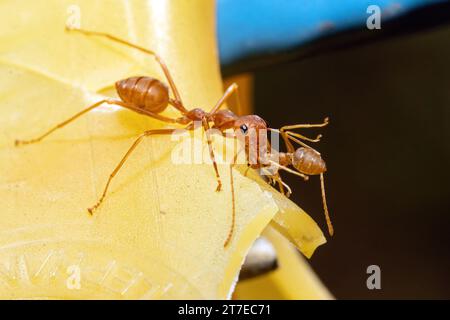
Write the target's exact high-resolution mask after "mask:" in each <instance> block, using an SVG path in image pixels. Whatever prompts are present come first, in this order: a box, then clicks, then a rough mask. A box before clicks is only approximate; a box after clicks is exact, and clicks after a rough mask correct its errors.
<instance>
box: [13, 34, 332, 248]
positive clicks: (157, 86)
mask: <svg viewBox="0 0 450 320" xmlns="http://www.w3.org/2000/svg"><path fill="white" fill-rule="evenodd" d="M66 30H67V31H73V32H79V33H81V34H84V35H87V36H99V37H105V38H108V39H110V40H112V41H115V42H118V43H121V44H123V45H126V46H128V47H131V48H134V49H137V50H139V51H142V52H144V53H146V54H149V55H151V56H153V57H154V58H155V60H156V62H157V63H158V64H159V65H160V67H161V68H162V71H163V73H164V75H165V77H166V79H167V81H168V83H169V86H170V88H171V90H172V92H173V95H174V98H170V96H169V88H168V87H167V85H166V84H164V83H163V82H162V81H160V80H158V79H155V78H152V77H145V76H141V77H130V78H127V79H123V80H119V81H117V82H116V83H115V87H116V91H117V93H118V96H119V97H120V100H119V99H103V100H100V101H98V102H96V103H94V104H93V105H91V106H89V107H87V108H85V109H83V110H82V111H80V112H78V113H77V114H75V115H73V116H72V117H70V118H68V119H67V120H65V121H63V122H61V123H59V124H57V125H55V126H54V127H52V128H51V129H49V130H48V131H47V132H45V133H43V134H42V135H40V136H38V137H37V138H34V139H30V140H16V141H15V145H16V146H19V145H25V144H32V143H37V142H40V141H41V140H43V139H44V138H46V137H47V136H48V135H50V134H51V133H53V132H54V131H56V130H57V129H60V128H62V127H64V126H66V125H67V124H69V123H71V122H72V121H74V120H76V119H77V118H79V117H80V116H82V115H84V114H86V113H87V112H89V111H91V110H93V109H95V108H97V107H99V106H100V105H102V104H111V105H118V106H121V107H123V108H126V109H129V110H131V111H134V112H137V113H139V114H141V115H144V116H148V117H151V118H154V119H157V120H160V121H164V122H167V123H172V124H181V125H185V129H187V130H193V129H194V122H197V121H199V122H201V123H202V126H203V129H204V130H205V133H206V138H207V142H208V148H209V153H210V157H211V160H212V164H213V168H214V171H215V175H216V179H217V188H216V191H220V190H221V188H222V181H221V178H220V175H219V170H218V167H217V162H216V160H215V155H214V150H213V147H212V141H211V136H210V132H209V131H210V130H209V129H211V127H210V123H212V124H213V126H212V128H215V129H218V130H219V131H221V132H224V131H226V130H228V129H234V130H235V131H238V130H239V131H240V132H242V133H243V134H244V135H245V134H246V133H247V132H248V130H250V129H253V130H256V131H258V130H265V129H267V125H266V123H265V121H264V120H263V119H262V118H260V117H259V116H257V115H246V116H240V117H238V116H237V115H235V114H234V113H233V112H231V111H229V110H220V108H221V107H223V106H224V105H225V103H226V101H227V100H228V99H229V98H230V97H231V96H232V95H233V94H236V95H237V91H238V86H237V84H232V85H230V86H229V87H228V88H227V90H226V91H225V93H224V95H223V96H222V97H221V98H220V99H219V100H218V101H217V103H216V105H215V106H214V107H213V108H212V109H211V111H209V112H206V111H204V110H203V109H200V108H194V109H191V110H188V109H186V107H185V106H184V104H183V102H182V99H181V96H180V94H179V92H178V90H177V87H176V85H175V82H174V81H173V78H172V76H171V74H170V72H169V69H168V68H167V66H166V64H165V63H164V61H163V59H162V58H161V57H160V56H159V55H158V54H156V53H155V52H154V51H151V50H148V49H145V48H142V47H140V46H138V45H135V44H132V43H130V42H127V41H125V40H122V39H120V38H117V37H115V36H113V35H110V34H107V33H103V32H96V31H88V30H83V29H79V28H69V27H66ZM168 105H171V106H173V107H174V108H176V109H177V110H178V111H179V112H180V113H181V116H180V117H178V118H169V117H166V116H163V115H161V113H162V112H163V111H164V110H165V109H166V108H167V107H168ZM310 126H318V125H310ZM319 126H321V125H319ZM297 127H301V126H297ZM284 129H286V130H288V129H290V128H289V127H284V128H282V129H281V131H280V132H282V136H283V137H286V138H285V139H286V141H287V140H288V137H289V138H291V139H292V137H291V135H293V134H294V133H292V132H284ZM176 130H178V129H175V128H173V129H153V130H147V131H145V132H143V133H142V134H140V135H139V136H138V138H137V139H136V140H135V141H134V143H133V144H132V145H131V147H130V148H129V149H128V151H127V152H126V153H125V155H124V156H123V157H122V159H121V161H120V162H119V164H118V165H117V166H116V168H115V169H114V170H113V171H112V173H111V174H110V176H109V178H108V180H107V182H106V185H105V187H104V190H103V193H102V194H101V196H100V198H99V199H98V201H97V202H96V203H95V204H94V205H93V206H92V207H90V208H88V212H89V213H90V214H91V215H92V214H93V213H94V211H95V210H96V209H97V208H98V207H99V206H100V204H101V203H102V202H103V200H104V199H105V197H106V194H107V192H108V189H109V186H110V184H111V181H112V180H113V178H114V177H115V176H116V174H117V173H118V172H119V170H120V169H121V168H122V166H123V165H124V163H125V162H126V160H127V159H128V158H129V156H130V155H131V154H132V152H133V151H134V150H135V149H136V147H137V146H138V145H139V143H140V142H142V140H143V139H144V138H145V137H149V136H152V135H170V134H172V133H174V132H175V131H176ZM272 130H273V129H272ZM297 137H298V136H297ZM304 138H306V137H304ZM288 148H289V147H288ZM290 152H291V151H290ZM290 157H291V156H289V153H287V154H286V156H285V158H286V159H287V158H290ZM292 159H294V158H292ZM299 159H300V158H299ZM301 159H303V160H302V161H303V162H305V163H306V162H307V161H310V160H308V159H312V158H311V157H309V158H308V157H302V158H301ZM303 162H302V163H303ZM296 163H297V162H296ZM284 164H286V165H283V163H280V164H277V167H278V168H279V169H283V170H286V171H288V172H294V173H295V174H297V175H300V176H303V177H306V176H305V175H303V174H302V173H298V172H295V171H293V170H291V169H289V168H288V167H287V166H288V165H291V164H292V165H294V163H293V162H292V161H291V162H289V161H285V163H284ZM294 166H295V165H294ZM296 168H297V167H296ZM302 168H303V167H302ZM299 171H300V172H303V173H304V174H312V173H310V172H309V171H308V170H306V171H305V170H303V171H302V170H299ZM230 179H231V193H232V212H233V217H232V225H231V228H230V230H229V234H228V236H227V238H226V240H225V242H224V247H226V246H227V245H228V244H229V242H230V240H231V237H232V234H233V231H234V224H235V201H234V198H235V196H234V186H233V177H232V166H230ZM277 179H279V180H278V181H281V178H278V177H277ZM322 182H323V180H322ZM280 183H282V182H280ZM322 190H323V189H322ZM323 196H325V194H324V192H323ZM324 203H325V202H324Z"/></svg>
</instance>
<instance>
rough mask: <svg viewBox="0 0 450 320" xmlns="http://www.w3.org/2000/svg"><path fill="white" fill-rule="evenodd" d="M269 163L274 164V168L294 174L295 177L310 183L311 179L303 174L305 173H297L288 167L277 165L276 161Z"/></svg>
mask: <svg viewBox="0 0 450 320" xmlns="http://www.w3.org/2000/svg"><path fill="white" fill-rule="evenodd" d="M269 162H270V163H271V164H273V165H274V166H276V167H278V168H279V169H281V170H284V171H287V172H289V173H292V174H294V175H296V176H299V177H302V178H303V180H305V181H308V179H309V177H308V176H307V175H305V174H303V173H300V172H297V171H294V170H292V169H289V168H288V167H285V166H282V165H281V164H279V163H276V162H275V161H272V160H269Z"/></svg>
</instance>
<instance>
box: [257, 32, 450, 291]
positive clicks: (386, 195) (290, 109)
mask: <svg viewBox="0 0 450 320" xmlns="http://www.w3.org/2000/svg"><path fill="white" fill-rule="evenodd" d="M255 108H256V110H255V111H256V113H257V114H259V115H261V116H262V117H263V118H264V119H269V121H268V122H269V125H270V126H272V127H280V126H282V125H284V124H293V123H319V122H321V121H322V119H323V118H324V117H325V116H330V119H331V123H330V125H329V127H328V128H325V129H324V130H321V131H320V132H323V134H324V138H323V140H322V142H320V143H319V144H317V145H316V147H317V148H318V149H319V150H320V152H321V153H322V155H323V157H324V158H325V160H326V161H327V165H328V172H327V174H326V176H325V179H326V188H327V195H328V205H329V208H330V213H331V215H332V220H333V222H334V225H335V231H336V232H335V236H334V237H333V238H332V239H330V240H329V242H328V243H327V244H326V245H324V246H322V247H320V248H319V249H318V250H317V251H316V253H315V255H314V256H313V258H312V260H311V264H312V266H313V268H314V269H315V270H316V272H317V273H318V274H319V276H320V277H321V279H322V280H323V282H324V283H325V285H326V286H327V287H328V288H329V289H330V291H331V292H332V293H333V294H334V295H335V296H336V298H340V299H345V298H368V299H373V298H440V299H442V298H446V299H450V252H449V251H450V232H449V231H450V188H449V179H450V169H449V167H448V165H449V163H450V161H449V160H450V140H449V139H450V27H448V26H447V27H440V28H436V29H432V30H428V31H426V32H421V33H414V34H413V35H407V36H403V37H401V38H392V39H388V40H385V41H382V42H375V43H371V44H365V45H363V46H358V47H353V48H348V49H345V50H340V51H338V52H333V53H329V54H326V55H322V56H317V57H313V58H309V59H306V60H303V61H297V62H293V63H289V64H284V65H278V66H276V67H268V68H265V69H263V70H260V71H257V72H256V73H255ZM302 132H303V133H305V134H307V135H309V136H315V134H316V133H318V132H319V131H314V130H312V129H304V130H303V131H302ZM284 177H285V178H286V181H287V182H288V183H289V184H290V185H291V186H292V187H293V189H294V194H293V195H292V199H293V200H294V201H295V202H297V203H298V204H299V205H300V206H301V207H302V208H303V209H305V210H306V212H308V213H309V214H311V215H312V216H313V217H314V218H315V220H316V221H318V222H319V223H320V225H321V227H322V229H323V230H324V231H326V225H325V221H324V218H323V210H322V202H321V197H320V184H319V178H318V177H315V178H314V179H310V181H309V182H307V183H305V182H302V181H300V180H299V179H297V178H296V177H294V176H289V175H288V174H284ZM371 264H376V265H379V266H380V268H381V286H382V289H381V290H368V289H367V287H366V279H367V277H368V275H367V274H366V268H367V267H368V266H369V265H371Z"/></svg>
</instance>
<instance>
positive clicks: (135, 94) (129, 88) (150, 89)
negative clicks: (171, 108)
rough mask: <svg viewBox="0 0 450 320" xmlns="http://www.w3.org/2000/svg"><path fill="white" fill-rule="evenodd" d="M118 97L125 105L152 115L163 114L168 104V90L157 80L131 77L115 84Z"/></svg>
mask: <svg viewBox="0 0 450 320" xmlns="http://www.w3.org/2000/svg"><path fill="white" fill-rule="evenodd" d="M116 90H117V93H118V94H119V97H120V98H121V99H122V100H123V101H124V102H126V103H130V104H132V105H134V106H136V107H138V108H141V109H144V110H146V111H151V112H153V113H161V112H163V111H164V110H165V109H166V108H167V106H168V104H169V89H168V87H167V86H166V85H165V84H164V83H162V82H161V81H159V80H158V79H155V78H151V77H131V78H127V79H123V80H119V81H117V82H116Z"/></svg>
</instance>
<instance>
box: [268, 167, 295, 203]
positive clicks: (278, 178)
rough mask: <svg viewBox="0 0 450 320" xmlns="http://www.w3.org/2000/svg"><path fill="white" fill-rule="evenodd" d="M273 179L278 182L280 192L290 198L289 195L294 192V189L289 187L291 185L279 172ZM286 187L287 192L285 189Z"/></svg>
mask: <svg viewBox="0 0 450 320" xmlns="http://www.w3.org/2000/svg"><path fill="white" fill-rule="evenodd" d="M272 179H274V180H275V182H277V183H278V187H279V188H280V192H281V193H282V194H283V195H285V196H286V197H288V198H289V196H290V195H291V194H292V189H291V187H289V185H288V184H287V183H286V182H284V181H283V179H282V178H281V176H280V174H279V173H278V172H277V174H276V175H274V176H273V177H272ZM284 188H286V190H287V192H285V191H284Z"/></svg>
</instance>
